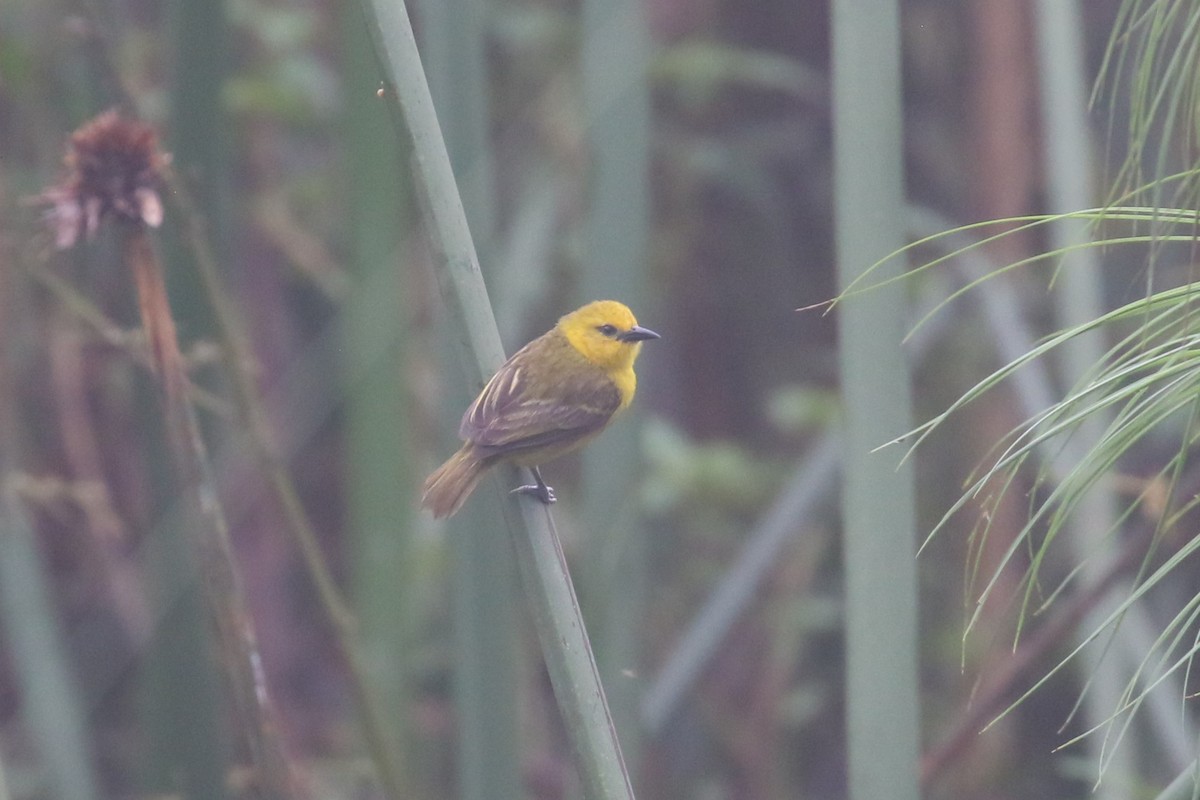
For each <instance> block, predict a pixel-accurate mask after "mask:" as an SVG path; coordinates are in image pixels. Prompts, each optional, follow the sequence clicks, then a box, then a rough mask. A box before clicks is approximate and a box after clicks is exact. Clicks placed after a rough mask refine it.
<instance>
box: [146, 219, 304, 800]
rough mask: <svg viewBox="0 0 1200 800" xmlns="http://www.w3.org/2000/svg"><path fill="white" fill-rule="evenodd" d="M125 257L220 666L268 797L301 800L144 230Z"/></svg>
mask: <svg viewBox="0 0 1200 800" xmlns="http://www.w3.org/2000/svg"><path fill="white" fill-rule="evenodd" d="M123 242H124V251H125V257H126V259H127V261H128V263H129V267H130V269H132V270H133V275H134V280H135V282H136V284H137V290H138V308H139V309H140V311H141V315H142V325H143V326H144V327H145V329H146V336H147V340H148V341H149V343H150V351H151V354H152V359H153V365H154V370H155V373H156V374H157V376H158V379H159V385H160V388H161V390H162V395H163V405H164V413H165V417H166V427H167V431H168V438H169V440H170V448H171V454H172V458H173V460H174V463H175V468H176V473H177V475H178V478H179V481H180V483H181V484H182V488H183V494H184V498H183V499H184V503H185V507H186V510H187V519H189V520H190V521H191V523H192V525H191V527H192V528H193V530H194V531H195V534H196V540H197V541H196V547H197V550H198V552H199V556H200V559H199V563H200V565H201V566H200V569H201V576H202V580H203V582H204V591H205V596H206V599H207V602H208V606H209V609H210V611H211V613H212V615H213V620H214V623H215V626H216V629H217V637H218V643H219V646H220V648H221V652H222V656H223V657H222V659H221V662H222V663H223V665H224V666H225V670H226V677H227V679H228V681H229V684H230V688H231V690H232V693H233V697H234V702H235V706H236V710H237V713H238V714H239V716H240V717H241V719H242V720H243V722H244V723H245V724H244V725H241V726H239V729H240V730H244V731H245V732H246V745H247V747H248V749H249V751H250V756H251V760H252V763H253V764H254V767H255V772H256V774H257V776H258V777H259V778H260V779H261V781H262V786H261V788H262V789H263V794H264V796H266V797H272V798H285V797H293V796H295V795H296V794H297V789H298V786H297V782H296V780H295V778H294V775H293V773H292V769H291V765H290V763H289V762H288V759H287V757H286V754H285V753H284V749H283V744H282V740H281V736H280V729H279V725H278V723H277V722H276V714H275V710H274V707H273V705H272V704H271V701H270V697H269V695H268V693H267V687H266V683H265V679H264V677H263V674H262V668H261V659H260V657H259V649H258V641H257V638H256V636H255V633H254V625H253V622H252V620H251V618H250V615H249V613H248V612H247V611H246V602H245V596H244V592H243V590H242V586H241V581H240V579H239V576H238V572H237V565H236V562H235V560H234V553H233V545H232V543H231V541H230V537H229V528H228V526H227V524H226V521H225V517H224V513H223V511H222V509H221V506H220V504H219V503H218V502H217V500H216V497H217V495H216V488H215V484H214V482H213V480H212V477H211V475H210V473H209V465H208V455H207V452H206V450H205V447H204V441H203V439H202V438H201V437H200V428H199V425H198V424H197V421H196V415H195V410H194V409H193V407H192V405H191V403H190V402H188V399H187V394H186V392H185V390H186V388H187V376H186V374H185V373H184V367H183V364H184V362H183V356H182V355H181V354H180V351H179V342H178V339H177V338H176V334H175V321H174V319H173V317H172V316H171V308H170V303H169V301H168V299H167V292H166V284H165V282H164V280H163V272H162V267H161V265H160V264H159V261H158V257H157V254H156V253H155V251H154V247H153V244H152V242H151V241H150V236H149V234H148V232H147V231H146V229H145V227H144V226H140V225H127V226H126V227H125V232H124V237H123Z"/></svg>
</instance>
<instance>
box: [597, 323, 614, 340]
mask: <svg viewBox="0 0 1200 800" xmlns="http://www.w3.org/2000/svg"><path fill="white" fill-rule="evenodd" d="M596 330H598V331H600V332H601V333H603V334H604V335H605V336H607V337H608V338H610V339H611V338H613V337H614V336H616V335H617V328H616V326H615V325H598V326H596Z"/></svg>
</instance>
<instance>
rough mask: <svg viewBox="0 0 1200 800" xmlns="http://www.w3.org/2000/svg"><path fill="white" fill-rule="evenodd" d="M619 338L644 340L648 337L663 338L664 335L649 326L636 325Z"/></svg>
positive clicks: (624, 340) (630, 340)
mask: <svg viewBox="0 0 1200 800" xmlns="http://www.w3.org/2000/svg"><path fill="white" fill-rule="evenodd" d="M617 338H618V339H620V340H621V341H622V342H642V341H645V340H646V339H661V338H662V337H661V336H659V335H658V334H657V333H655V332H654V331H652V330H650V329H649V328H643V327H642V326H641V325H634V326H633V327H632V328H630V329H629V330H627V331H625V332H624V333H622V334H621V335H620V336H618V337H617Z"/></svg>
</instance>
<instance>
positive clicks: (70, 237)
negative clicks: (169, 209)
mask: <svg viewBox="0 0 1200 800" xmlns="http://www.w3.org/2000/svg"><path fill="white" fill-rule="evenodd" d="M169 161H170V157H169V156H167V155H166V154H165V153H162V152H160V151H159V149H158V136H157V135H156V134H155V133H154V129H153V128H151V127H150V126H149V125H146V124H144V123H141V122H137V121H135V120H127V119H122V118H121V117H120V116H119V115H118V114H117V112H116V111H115V110H109V111H105V112H104V113H103V114H100V115H99V116H98V117H95V118H93V119H92V120H90V121H89V122H86V123H84V124H83V125H82V126H80V128H79V129H78V130H76V131H75V133H73V134H71V144H70V146H69V148H68V150H67V154H66V156H65V157H64V158H63V163H64V164H65V165H66V168H67V173H66V175H65V176H64V177H63V179H62V181H60V182H59V183H58V184H57V185H55V186H52V187H50V188H49V189H47V190H46V191H45V192H43V193H42V194H41V195H40V196H39V197H38V200H39V201H41V202H44V203H49V204H50V206H51V207H50V210H49V211H48V212H47V213H46V218H47V220H48V221H49V223H50V227H51V228H52V229H53V230H54V239H55V245H56V246H57V247H58V249H60V250H66V249H68V248H70V247H72V246H74V244H75V242H77V241H78V240H79V237H80V235H81V234H84V235H86V236H87V238H89V239H90V238H91V237H92V236H94V235H95V233H96V230H97V229H98V228H99V227H100V222H101V221H102V220H103V219H104V217H105V216H106V215H112V216H113V217H116V218H117V219H120V220H124V221H125V222H130V223H134V224H137V225H148V226H150V227H151V228H157V227H158V226H159V225H160V224H162V218H163V207H162V200H161V199H160V197H159V194H158V187H159V184H160V183H161V176H160V174H159V173H160V170H162V168H163V167H165V166H166V165H167V163H169Z"/></svg>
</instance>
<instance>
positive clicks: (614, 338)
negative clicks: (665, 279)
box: [421, 300, 661, 518]
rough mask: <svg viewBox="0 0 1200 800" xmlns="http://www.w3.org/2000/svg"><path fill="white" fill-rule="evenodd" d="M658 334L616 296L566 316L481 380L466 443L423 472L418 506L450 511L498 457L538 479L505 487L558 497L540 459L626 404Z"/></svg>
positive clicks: (581, 439) (582, 439)
mask: <svg viewBox="0 0 1200 800" xmlns="http://www.w3.org/2000/svg"><path fill="white" fill-rule="evenodd" d="M659 338H661V337H660V336H659V335H658V334H657V333H655V332H654V331H652V330H650V329H648V328H643V327H642V326H640V325H638V324H637V319H635V318H634V316H633V312H632V311H630V310H629V307H628V306H626V305H625V304H623V303H620V302H617V301H616V300H596V301H594V302H591V303H588V304H587V305H584V306H582V307H581V308H578V309H576V310H575V311H572V312H570V313H569V314H565V315H564V316H563V317H562V318H560V319H559V320H558V323H557V324H555V326H554V327H553V328H551V329H550V330H549V331H547V332H546V333H544V334H542V335H541V336H539V337H537V338H536V339H534V340H533V341H531V342H529V344H527V345H525V346H524V347H522V348H521V349H520V350H518V351H517V352H516V353H514V354H513V355H512V357H511V358H509V359H508V360H507V361H505V362H504V364H502V365H501V367H500V369H498V370H496V374H495V375H493V376H492V377H491V379H490V380H488V382H487V383H486V384H485V385H484V387H483V390H482V391H481V392H480V393H479V396H478V397H477V398H475V402H473V403H471V406H470V407H469V408H468V409H467V410H466V412H465V413H464V414H463V418H462V423H461V425H460V426H459V430H458V435H459V438H461V439H462V440H463V445H462V447H460V448H459V450H458V452H456V453H455V454H454V455H452V456H450V458H449V459H447V461H446V463H444V464H442V465H441V466H440V467H438V468H437V469H436V470H434V471H433V472H432V473H431V474H430V475H429V477H428V478H426V480H425V484H424V486H423V488H422V492H421V506H422V507H423V508H426V509H428V510H429V511H431V512H432V513H433V516H434V517H435V518H441V517H449V516H450V515H452V514H454V513H455V512H456V511H458V509H459V508H461V507H462V504H463V503H464V502H465V501H466V499H467V497H469V496H470V494H471V492H472V491H474V489H475V487H476V486H477V485H478V483H479V480H480V478H482V477H483V475H484V473H485V472H486V471H487V470H488V469H489V468H490V467H493V466H495V465H496V464H501V463H507V464H514V465H516V466H518V467H529V468H530V469H532V471H533V477H534V480H535V481H536V483H535V484H533V485H527V486H518V487H517V488H515V489H513V490H512V492H511V493H520V494H530V495H533V496H535V497H536V498H538V499H539V500H541V501H542V502H543V503H545V504H547V505H549V504H551V503H554V502H555V499H556V498H555V495H554V490H553V489H552V488H551V487H549V486H547V485H546V482H545V481H544V480H542V475H541V472H540V471H539V470H538V466H539V465H541V464H543V463H545V462H547V461H551V460H553V459H555V458H558V457H559V456H561V455H565V454H566V453H570V452H572V451H574V450H577V449H579V448H580V447H582V446H583V445H585V444H587V443H588V442H589V441H591V440H592V439H593V438H594V437H595V436H596V435H597V434H599V433H600V432H601V431H603V430H604V429H605V428H606V427H608V424H609V423H610V422H611V421H612V419H613V417H614V416H615V415H616V414H617V413H618V412H619V411H622V410H623V409H625V408H626V407H628V405H629V403H630V402H631V401H632V400H633V395H634V392H635V391H636V389H637V376H636V375H635V374H634V371H633V363H634V361H636V360H637V357H638V354H639V353H640V352H641V349H642V342H645V341H647V340H650V339H659Z"/></svg>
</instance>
